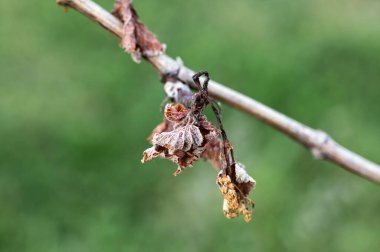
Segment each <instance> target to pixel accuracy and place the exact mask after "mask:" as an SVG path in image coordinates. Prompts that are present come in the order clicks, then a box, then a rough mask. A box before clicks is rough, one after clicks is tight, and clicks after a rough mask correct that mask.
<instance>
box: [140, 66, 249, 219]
mask: <svg viewBox="0 0 380 252" xmlns="http://www.w3.org/2000/svg"><path fill="white" fill-rule="evenodd" d="M201 76H205V77H206V78H205V81H204V82H203V86H202V85H201V83H200V81H199V78H200V77H201ZM193 80H194V82H195V84H196V86H197V88H198V89H199V91H198V92H197V93H195V94H193V95H192V94H191V91H190V90H189V89H188V88H187V86H185V84H184V83H182V82H180V81H172V80H170V81H165V82H166V84H165V92H166V93H167V95H168V98H169V99H170V100H171V101H172V102H176V103H175V104H167V105H166V107H165V111H164V116H165V119H164V121H163V122H162V123H161V124H159V125H158V126H157V127H156V128H155V129H154V130H153V132H152V134H151V136H150V137H149V141H150V142H151V143H152V145H153V146H152V147H151V148H149V149H147V150H145V151H144V157H143V159H142V160H141V161H142V162H143V163H144V162H146V161H149V160H151V159H153V158H156V157H162V158H166V159H170V160H172V161H174V162H175V163H176V164H177V165H178V169H177V171H176V172H175V173H174V175H178V174H179V173H180V172H181V171H182V170H183V169H184V168H186V167H189V166H191V165H192V164H193V163H194V161H196V160H198V159H199V158H203V159H205V160H207V161H209V162H210V163H211V164H212V165H213V166H214V167H215V168H216V169H217V170H218V171H219V173H218V176H217V184H218V186H219V189H220V191H221V193H222V194H223V198H224V200H223V212H224V214H225V215H226V217H227V218H229V219H230V218H235V217H238V216H240V215H243V216H244V219H245V221H246V222H249V221H250V220H251V215H252V214H253V207H254V204H253V202H252V201H251V200H250V199H249V198H248V197H247V196H248V194H249V193H250V191H251V190H252V189H254V188H255V186H256V181H255V180H254V179H253V178H252V177H251V176H250V175H248V173H247V171H246V170H245V167H244V165H243V164H241V163H238V162H235V158H234V153H233V147H232V145H231V143H230V141H229V140H228V138H227V134H226V132H225V130H224V128H223V124H222V121H221V112H220V111H221V110H220V106H219V105H218V104H217V103H216V102H215V100H213V99H212V98H210V97H209V96H208V91H207V85H208V81H209V76H208V73H207V72H199V73H197V74H195V75H194V76H193ZM208 104H210V105H211V108H212V110H213V112H214V114H215V116H216V119H217V123H218V129H217V128H215V127H214V125H213V124H212V123H210V122H209V121H208V120H207V118H206V117H205V116H204V114H203V111H204V109H205V107H206V106H207V105H208Z"/></svg>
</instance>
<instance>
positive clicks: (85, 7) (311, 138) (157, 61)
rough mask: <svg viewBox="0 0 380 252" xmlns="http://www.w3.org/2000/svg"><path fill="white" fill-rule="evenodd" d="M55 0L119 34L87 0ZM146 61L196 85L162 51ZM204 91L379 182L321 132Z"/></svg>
mask: <svg viewBox="0 0 380 252" xmlns="http://www.w3.org/2000/svg"><path fill="white" fill-rule="evenodd" d="M57 3H58V4H59V5H62V6H65V7H71V8H73V9H76V10H77V11H79V12H80V13H82V14H84V15H86V16H87V17H89V18H90V19H92V20H94V21H96V22H97V23H98V24H100V25H101V26H102V27H104V28H105V29H107V30H108V31H110V32H112V33H113V34H115V35H116V36H118V37H121V36H122V35H123V31H122V23H121V22H120V21H119V20H118V19H117V18H116V17H114V16H113V15H112V14H110V13H109V12H108V11H106V10H104V9H103V8H102V7H100V6H99V5H98V4H96V3H94V2H93V1H91V0H57ZM146 60H147V61H148V62H150V63H151V64H152V66H153V67H154V68H155V69H156V70H157V71H158V72H159V73H160V74H161V75H164V74H169V73H175V72H178V77H179V79H181V80H182V81H184V82H186V83H188V84H189V85H191V86H192V87H193V88H196V87H195V86H194V83H193V81H192V76H193V74H194V71H192V70H191V69H189V68H187V67H185V66H183V65H182V64H181V63H180V62H178V61H176V60H174V59H172V58H170V57H169V56H167V55H166V54H163V55H160V56H155V57H149V58H146ZM208 92H209V94H210V95H211V96H212V97H214V98H215V99H218V100H220V101H222V102H224V103H226V104H228V105H230V106H232V107H234V108H236V109H238V110H240V111H243V112H245V113H247V114H249V115H252V116H255V117H256V118H257V119H259V120H261V121H263V122H264V123H266V124H268V125H270V126H272V127H274V128H276V129H278V130H280V131H281V132H283V133H284V134H286V135H288V136H289V137H291V138H293V139H294V140H296V141H297V142H299V143H300V144H302V145H304V146H305V147H306V148H308V149H309V150H310V151H311V153H312V154H313V156H314V157H315V158H317V159H326V160H329V161H332V162H334V163H335V164H338V165H340V166H341V167H343V168H344V169H346V170H347V171H350V172H353V173H355V174H357V175H360V176H362V177H364V178H367V179H368V180H371V181H373V182H376V183H378V184H380V167H379V166H378V165H377V164H375V163H373V162H371V161H369V160H367V159H365V158H363V157H361V156H360V155H358V154H356V153H354V152H352V151H350V150H348V149H346V148H344V147H343V146H341V145H339V144H338V143H336V142H335V141H334V140H333V139H332V138H330V137H329V136H328V135H327V134H326V133H325V132H323V131H319V130H314V129H312V128H310V127H308V126H306V125H303V124H301V123H299V122H297V121H295V120H293V119H291V118H289V117H287V116H285V115H283V114H281V113H279V112H277V111H275V110H273V109H271V108H269V107H267V106H265V105H264V104H262V103H260V102H257V101H255V100H254V99H252V98H250V97H248V96H246V95H243V94H241V93H239V92H237V91H235V90H232V89H230V88H228V87H225V86H223V85H222V84H219V83H216V82H214V81H210V83H209V90H208Z"/></svg>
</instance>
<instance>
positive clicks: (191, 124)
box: [141, 104, 218, 175]
mask: <svg viewBox="0 0 380 252" xmlns="http://www.w3.org/2000/svg"><path fill="white" fill-rule="evenodd" d="M164 114H165V122H164V123H162V124H160V125H159V126H158V127H157V128H156V133H154V134H153V136H152V138H151V142H152V144H153V147H151V148H149V149H147V150H146V151H144V157H143V159H142V160H141V161H142V163H144V162H146V161H149V160H151V159H153V158H155V157H163V158H167V159H170V160H172V161H173V162H175V163H176V164H177V165H178V169H177V171H176V172H175V173H174V175H178V174H179V173H180V172H181V171H182V170H183V169H184V168H186V167H189V166H191V165H192V164H193V162H194V161H195V160H197V159H198V158H200V156H201V154H202V153H203V152H204V150H205V148H206V145H207V144H208V143H209V141H211V140H212V139H214V138H216V137H217V135H218V131H217V129H215V128H214V127H213V126H212V124H211V123H209V122H208V121H207V119H206V117H205V116H204V115H202V116H201V117H199V120H196V119H195V117H194V115H193V114H192V113H190V112H189V110H188V109H187V108H185V107H184V106H183V105H182V104H175V105H173V104H167V105H166V107H165V112H164ZM169 126H170V127H169Z"/></svg>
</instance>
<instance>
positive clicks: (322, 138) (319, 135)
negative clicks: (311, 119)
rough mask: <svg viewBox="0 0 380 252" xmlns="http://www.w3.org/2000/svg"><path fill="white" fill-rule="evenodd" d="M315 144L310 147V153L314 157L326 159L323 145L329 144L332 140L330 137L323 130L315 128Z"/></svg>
mask: <svg viewBox="0 0 380 252" xmlns="http://www.w3.org/2000/svg"><path fill="white" fill-rule="evenodd" d="M314 132H315V136H314V138H315V144H314V146H312V147H311V148H310V151H311V154H312V155H313V157H314V158H315V159H326V158H327V156H328V155H327V153H326V151H325V146H327V145H329V144H330V143H331V141H332V139H331V137H330V136H329V135H328V134H327V133H326V132H324V131H321V130H315V131H314Z"/></svg>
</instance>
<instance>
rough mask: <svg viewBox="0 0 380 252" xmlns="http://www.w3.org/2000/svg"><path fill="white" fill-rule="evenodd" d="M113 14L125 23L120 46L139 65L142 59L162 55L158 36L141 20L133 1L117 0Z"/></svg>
mask: <svg viewBox="0 0 380 252" xmlns="http://www.w3.org/2000/svg"><path fill="white" fill-rule="evenodd" d="M112 14H113V15H114V16H115V17H117V18H118V19H120V20H121V21H122V22H123V36H122V38H121V43H120V46H121V47H122V48H123V49H124V50H125V51H126V52H128V53H130V54H131V55H132V58H133V60H134V61H135V62H137V63H139V62H140V61H141V57H144V56H145V57H151V56H157V55H160V54H162V53H163V52H164V51H165V45H162V44H161V43H160V42H159V41H158V39H157V38H156V36H155V35H154V34H153V33H152V32H150V31H149V30H148V28H147V27H146V26H145V25H144V24H143V23H142V22H141V21H140V20H139V18H138V15H137V12H136V10H135V9H134V8H133V5H132V1H131V0H116V2H115V5H114V10H113V11H112Z"/></svg>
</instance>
